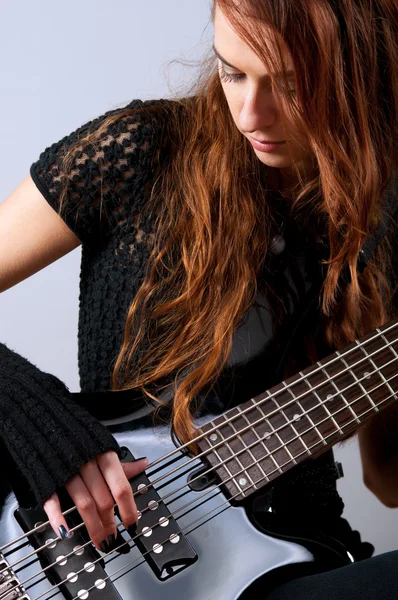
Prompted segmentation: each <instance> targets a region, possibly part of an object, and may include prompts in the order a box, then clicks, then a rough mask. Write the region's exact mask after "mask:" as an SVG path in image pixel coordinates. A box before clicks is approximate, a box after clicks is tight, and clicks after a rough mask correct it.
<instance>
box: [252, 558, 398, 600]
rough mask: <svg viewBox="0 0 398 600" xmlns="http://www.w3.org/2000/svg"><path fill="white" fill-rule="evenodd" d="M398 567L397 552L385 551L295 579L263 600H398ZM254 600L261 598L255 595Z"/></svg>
mask: <svg viewBox="0 0 398 600" xmlns="http://www.w3.org/2000/svg"><path fill="white" fill-rule="evenodd" d="M397 567H398V551H393V552H386V553H385V554H380V555H378V556H374V557H373V558H368V559H367V560H362V561H360V562H357V563H353V564H352V565H347V566H345V567H340V568H339V569H333V570H331V571H327V572H326V573H319V574H317V575H309V576H307V577H302V578H300V579H295V580H294V581H291V582H289V583H285V584H284V585H281V586H279V587H278V588H277V589H275V590H274V591H273V592H272V593H271V594H270V595H268V596H265V597H264V600H293V599H294V600H396V598H397V596H398V568H397ZM247 600H249V598H248V599H247ZM250 600H251V599H250ZM253 600H261V599H260V598H259V596H258V595H256V597H255V598H254V597H253Z"/></svg>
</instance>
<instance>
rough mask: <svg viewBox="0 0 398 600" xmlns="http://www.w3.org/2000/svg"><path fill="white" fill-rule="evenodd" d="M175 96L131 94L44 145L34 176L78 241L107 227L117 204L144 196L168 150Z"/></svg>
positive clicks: (92, 238)
mask: <svg viewBox="0 0 398 600" xmlns="http://www.w3.org/2000/svg"><path fill="white" fill-rule="evenodd" d="M179 104H180V103H179V102H178V101H173V100H165V99H155V100H140V99H134V100H131V101H130V102H129V103H128V104H126V105H124V106H121V107H119V108H115V109H112V110H109V111H107V112H105V113H103V114H102V115H100V116H98V117H96V118H94V119H92V120H90V121H87V122H86V123H84V124H83V125H81V126H79V127H78V128H77V129H75V130H74V131H72V132H70V133H69V134H68V135H66V136H64V137H62V139H60V140H59V141H56V142H54V143H52V144H51V145H50V146H48V147H47V148H45V150H43V151H42V152H41V154H40V155H39V157H38V159H37V160H36V161H35V162H34V163H33V164H32V165H31V167H30V174H31V176H32V179H33V181H34V182H35V184H36V186H37V187H38V189H39V191H40V192H41V193H42V195H43V196H44V198H45V199H46V200H47V201H48V202H49V204H50V205H51V206H52V207H53V208H54V209H55V210H57V212H58V213H59V214H60V216H61V217H62V218H63V219H64V220H65V222H66V224H67V225H68V226H69V227H70V229H72V231H74V233H75V234H76V235H77V237H78V238H79V239H80V240H81V241H82V242H87V243H96V241H97V239H98V237H99V235H100V233H101V234H106V233H107V232H109V231H110V228H111V223H112V221H113V220H114V217H115V215H116V213H117V212H118V211H119V209H120V207H121V206H123V205H124V206H127V205H130V204H131V203H133V206H132V208H133V209H134V211H136V210H139V209H140V206H141V204H142V202H143V201H144V190H145V189H146V184H148V183H150V181H151V179H152V178H153V177H154V174H155V163H157V165H158V166H159V165H160V162H161V163H162V164H163V161H164V160H166V157H167V156H168V149H169V148H170V145H169V143H168V139H169V136H170V135H171V131H172V130H173V127H174V123H175V120H174V118H173V116H172V115H173V114H177V113H178V111H179V109H178V105H179Z"/></svg>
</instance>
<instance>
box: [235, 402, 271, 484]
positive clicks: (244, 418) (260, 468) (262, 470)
mask: <svg viewBox="0 0 398 600" xmlns="http://www.w3.org/2000/svg"><path fill="white" fill-rule="evenodd" d="M236 408H237V409H238V411H239V413H240V416H241V417H242V419H243V420H244V421H245V423H246V424H247V425H249V426H250V421H249V419H248V418H247V416H246V414H245V413H244V412H242V409H241V407H240V406H237V407H236ZM253 432H254V434H255V436H256V437H257V439H258V440H259V441H260V443H262V445H263V447H264V448H265V450H266V453H267V455H268V454H269V452H268V449H267V447H266V446H265V445H264V443H263V440H261V439H260V438H259V436H258V434H257V431H256V429H255V428H253ZM248 451H249V452H250V456H251V457H252V459H253V462H255V463H256V464H257V466H258V468H259V470H260V472H261V475H262V478H263V479H266V480H267V481H269V479H268V477H267V474H266V473H265V471H264V469H263V468H262V466H261V459H260V460H257V458H256V457H255V455H254V454H253V450H252V449H251V448H249V450H248Z"/></svg>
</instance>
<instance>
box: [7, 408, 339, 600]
mask: <svg viewBox="0 0 398 600" xmlns="http://www.w3.org/2000/svg"><path fill="white" fill-rule="evenodd" d="M106 424H107V426H108V427H109V428H110V430H111V431H112V433H113V435H115V437H116V438H117V440H118V442H119V444H120V445H121V446H127V447H128V448H129V449H130V451H131V452H132V454H133V455H134V456H135V457H142V456H146V457H148V459H149V463H151V462H153V461H155V460H156V459H158V458H160V457H162V456H164V455H165V454H167V453H168V452H170V451H172V450H173V449H174V446H173V444H172V442H171V439H170V435H169V429H168V428H166V427H156V428H154V427H152V426H151V425H150V419H149V418H148V417H143V418H142V419H139V418H138V419H137V418H135V419H130V418H128V417H127V418H124V419H120V420H119V421H113V422H107V423H106ZM186 460H187V459H186V458H184V457H182V456H181V459H180V460H179V461H178V462H177V463H174V464H173V465H172V466H170V467H169V469H168V470H169V471H171V470H174V469H175V468H176V467H178V466H179V465H181V464H183V463H184V462H185V461H186ZM194 464H195V465H196V467H195V468H198V467H200V466H201V465H202V463H200V461H198V460H195V463H194ZM192 466H193V465H192ZM148 472H149V473H150V469H148ZM178 473H179V472H175V473H174V474H172V475H170V476H169V479H170V480H171V479H173V477H174V478H175V477H176V475H178ZM161 474H162V472H159V473H158V474H157V475H156V477H159V476H160V475H161ZM186 482H187V475H185V476H183V477H181V478H179V479H176V480H174V481H171V482H170V483H169V484H167V485H166V486H164V487H162V489H161V490H160V491H159V494H160V495H161V496H165V495H169V494H172V493H173V492H175V495H174V494H173V496H171V497H170V498H169V499H167V500H166V501H165V502H166V503H167V505H168V508H169V510H170V512H171V513H175V512H177V514H176V518H177V520H178V524H179V526H180V527H181V529H182V531H183V532H188V533H187V539H188V540H189V541H190V543H191V544H192V546H193V548H194V549H195V551H196V553H197V554H198V560H197V561H196V562H195V563H194V564H193V565H191V566H189V567H187V568H186V569H185V570H184V571H182V572H180V573H177V574H176V575H175V576H172V577H171V578H169V579H168V580H167V581H160V580H158V579H157V578H156V577H155V575H154V574H153V572H152V570H151V568H150V566H149V565H148V564H147V562H146V560H145V559H144V558H143V557H142V554H141V552H140V551H139V550H138V548H137V547H136V546H135V545H134V544H132V549H131V551H130V552H129V553H128V554H119V553H113V554H108V555H107V556H105V569H106V573H107V575H108V576H109V577H110V581H112V582H113V584H114V586H115V587H116V588H117V590H118V591H119V593H120V596H121V597H122V598H123V600H157V599H158V598H159V599H160V598H161V599H162V600H176V599H187V600H210V599H212V600H237V599H238V598H240V597H241V596H242V594H244V592H245V590H247V589H248V588H249V587H250V585H251V584H252V583H253V582H254V581H256V580H258V579H259V578H261V577H263V576H264V575H268V576H269V577H268V578H265V579H264V589H263V590H262V592H261V595H257V594H256V596H255V597H256V598H258V600H261V598H262V597H263V598H266V596H267V593H268V592H269V585H268V584H267V581H268V582H270V581H271V580H272V572H273V571H275V570H276V569H279V568H280V567H286V566H288V565H298V566H300V565H307V568H308V565H309V563H311V564H315V563H316V560H317V559H316V552H315V553H314V552H313V551H310V550H308V549H307V548H305V547H304V545H301V544H299V543H296V542H293V541H289V540H287V539H278V538H277V537H273V536H270V535H266V534H265V533H263V532H262V531H260V530H258V529H256V528H255V527H254V525H253V524H252V522H251V520H250V519H249V518H248V516H247V514H246V511H245V509H244V508H243V507H241V506H231V505H230V504H229V503H228V502H227V501H226V498H225V496H224V495H223V494H222V493H220V491H219V490H218V488H214V487H213V488H209V489H208V490H205V491H206V492H207V494H206V495H205V496H201V494H203V492H199V493H198V492H195V491H192V490H191V489H190V488H188V486H185V487H184V489H182V490H180V491H177V490H178V489H179V488H180V487H181V486H182V485H183V484H186ZM156 487H158V486H156ZM187 490H188V493H186V494H185V495H183V496H182V493H183V492H187ZM211 490H212V491H211ZM199 496H201V497H200V498H199ZM210 497H211V499H209V500H207V499H208V498H210ZM204 500H207V501H206V502H204ZM184 506H185V507H186V508H185V509H184V508H182V507H184ZM16 508H17V502H16V500H15V497H14V495H13V494H10V495H9V496H8V497H7V499H6V501H5V504H4V507H3V511H2V515H1V519H0V547H2V546H4V545H5V544H7V543H8V542H10V541H11V540H13V539H15V538H17V537H19V536H20V535H21V534H22V533H23V532H22V530H21V529H20V527H19V525H18V523H17V521H16V520H15V517H14V511H15V509H16ZM178 511H179V512H178ZM153 512H154V513H155V511H153ZM184 513H185V514H184ZM199 525H200V526H199ZM191 529H192V530H193V531H191V533H189V532H190V530H191ZM139 531H140V529H139V524H138V528H137V533H139ZM48 534H49V537H54V533H53V532H52V530H48ZM31 551H32V548H31V546H29V545H27V546H25V547H23V548H21V549H20V550H18V551H17V552H14V553H13V554H12V555H10V556H9V558H8V560H9V562H10V563H14V562H15V561H17V560H18V559H20V558H22V557H23V556H24V555H26V554H27V553H28V552H31ZM59 552H60V554H64V553H63V552H62V542H60V543H59ZM331 554H333V552H332V551H331ZM334 554H336V552H334ZM31 560H32V559H31ZM27 562H29V560H28V561H27ZM344 562H346V563H347V562H349V559H348V558H347V554H346V556H345V557H344V552H343V553H342V556H341V564H344ZM84 563H85V561H84V556H83V557H82V568H83V566H84ZM130 563H131V564H130ZM129 564H130V566H128V565H129ZM124 567H125V568H124ZM40 569H41V567H40V564H39V563H38V561H34V562H33V563H32V564H30V565H29V566H27V567H25V568H24V569H23V570H22V571H20V572H19V574H18V577H19V580H20V581H21V582H22V581H25V580H26V579H28V578H29V577H31V576H32V575H34V574H35V573H37V572H38V571H39V570H40ZM116 572H117V573H116ZM113 573H116V574H115V575H113ZM39 579H41V581H39V582H38V583H35V581H36V580H32V581H30V582H29V584H27V585H26V590H27V593H28V595H29V597H30V598H31V599H32V600H33V599H35V598H36V597H38V596H40V597H42V598H43V600H45V599H46V598H50V597H51V598H56V599H57V600H61V598H64V596H63V594H61V592H59V591H57V592H54V590H53V591H52V593H50V594H48V595H47V594H46V593H45V592H46V590H48V589H49V588H50V587H51V585H50V584H49V582H48V581H47V579H45V578H43V576H42V577H41V578H39ZM32 584H33V585H32ZM30 585H31V587H29V586H30ZM261 589H262V588H261ZM246 593H247V592H246ZM41 594H43V596H41ZM89 597H90V595H89V596H88V598H89ZM101 597H102V595H101ZM244 597H248V596H244ZM103 598H104V600H106V598H107V588H106V587H105V588H104V590H103Z"/></svg>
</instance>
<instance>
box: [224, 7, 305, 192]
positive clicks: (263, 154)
mask: <svg viewBox="0 0 398 600" xmlns="http://www.w3.org/2000/svg"><path fill="white" fill-rule="evenodd" d="M214 33H215V36H214V48H215V51H216V54H217V56H218V58H219V73H220V79H221V84H222V87H223V90H224V93H225V96H226V99H227V102H228V106H229V109H230V111H231V115H232V118H233V120H234V122H235V124H236V126H237V128H238V129H239V131H240V132H241V133H242V134H243V135H244V136H245V137H246V138H247V139H248V140H249V141H250V142H251V144H252V146H253V149H254V152H255V153H256V155H257V157H258V158H259V160H260V161H261V162H262V163H264V164H265V165H267V166H269V167H274V168H277V169H280V172H281V174H282V176H283V178H286V181H289V180H290V178H292V179H291V181H293V180H294V170H293V169H292V165H293V164H296V165H297V167H298V169H299V170H300V173H302V174H303V175H305V174H308V172H309V171H311V170H312V168H313V156H312V153H311V150H310V147H309V144H308V142H307V140H306V138H305V137H304V136H303V135H300V134H299V132H298V131H296V130H295V129H294V128H293V127H289V126H288V125H287V126H286V127H285V129H284V127H283V123H282V121H281V118H280V111H279V109H278V106H277V99H276V95H275V93H274V91H273V89H272V84H271V82H270V80H269V77H268V75H267V71H266V69H265V66H264V64H263V63H262V62H261V60H260V59H259V58H258V56H257V55H256V54H255V53H254V52H253V51H252V50H251V49H250V48H249V47H248V46H247V45H246V43H245V42H244V41H243V40H242V39H241V38H240V37H239V36H238V34H237V33H236V32H235V31H234V29H232V26H231V25H230V24H229V22H228V21H227V19H226V18H225V17H224V15H223V13H222V11H221V10H220V9H219V8H218V7H216V11H215V18H214ZM284 60H286V67H287V71H292V74H291V76H289V87H290V88H291V89H293V90H294V85H295V78H294V73H293V64H292V61H291V58H290V56H289V53H288V52H287V50H286V52H285V54H284ZM265 141H270V142H283V143H281V144H278V145H277V146H276V147H273V148H270V147H268V146H266V145H265V144H264V142H265ZM287 143H288V144H289V148H288V147H287ZM289 150H290V152H289Z"/></svg>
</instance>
